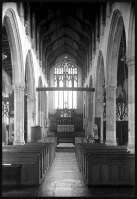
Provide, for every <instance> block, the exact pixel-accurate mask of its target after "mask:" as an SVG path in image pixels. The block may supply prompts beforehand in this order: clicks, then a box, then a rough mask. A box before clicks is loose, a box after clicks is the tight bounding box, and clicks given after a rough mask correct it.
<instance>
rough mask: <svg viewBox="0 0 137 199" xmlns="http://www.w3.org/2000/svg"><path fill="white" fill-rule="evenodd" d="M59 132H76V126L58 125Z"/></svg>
mask: <svg viewBox="0 0 137 199" xmlns="http://www.w3.org/2000/svg"><path fill="white" fill-rule="evenodd" d="M57 132H74V125H57Z"/></svg>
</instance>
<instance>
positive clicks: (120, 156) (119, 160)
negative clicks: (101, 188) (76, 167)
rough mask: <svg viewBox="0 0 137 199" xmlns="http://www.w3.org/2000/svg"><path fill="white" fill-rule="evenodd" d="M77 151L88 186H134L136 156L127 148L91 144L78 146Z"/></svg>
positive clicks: (77, 157)
mask: <svg viewBox="0 0 137 199" xmlns="http://www.w3.org/2000/svg"><path fill="white" fill-rule="evenodd" d="M75 149H76V159H77V161H78V163H79V164H80V166H81V167H80V168H81V170H82V172H83V175H84V177H85V179H86V181H87V184H88V186H91V185H92V186H93V185H118V186H119V185H133V184H134V155H133V154H130V153H129V152H127V149H126V147H125V146H106V145H105V144H99V143H96V144H91V143H90V144H76V146H75Z"/></svg>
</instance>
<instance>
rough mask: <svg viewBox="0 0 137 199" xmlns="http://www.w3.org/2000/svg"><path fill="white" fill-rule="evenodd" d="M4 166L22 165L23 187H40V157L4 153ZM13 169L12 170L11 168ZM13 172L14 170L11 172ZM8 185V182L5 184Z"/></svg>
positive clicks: (37, 155)
mask: <svg viewBox="0 0 137 199" xmlns="http://www.w3.org/2000/svg"><path fill="white" fill-rule="evenodd" d="M2 164H11V165H14V164H19V165H21V179H20V181H21V183H20V184H21V185H39V184H40V183H41V181H42V178H41V177H40V155H39V154H30V153H29V154H27V153H26V154H25V153H24V154H22V153H21V152H11V153H9V152H3V154H2ZM10 169H11V168H10ZM11 172H12V170H11ZM3 183H5V184H8V182H7V181H6V182H3Z"/></svg>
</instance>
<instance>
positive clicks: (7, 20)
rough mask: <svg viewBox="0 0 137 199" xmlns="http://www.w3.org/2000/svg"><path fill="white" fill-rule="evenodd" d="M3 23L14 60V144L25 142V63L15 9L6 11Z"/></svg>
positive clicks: (12, 59)
mask: <svg viewBox="0 0 137 199" xmlns="http://www.w3.org/2000/svg"><path fill="white" fill-rule="evenodd" d="M3 25H4V26H5V28H6V31H7V36H8V41H9V46H10V51H11V62H12V74H13V75H12V77H13V78H12V87H13V89H14V143H13V144H24V125H23V123H24V103H23V99H24V97H23V96H24V63H23V52H22V44H21V39H20V33H19V27H18V23H17V19H16V14H15V11H14V10H13V9H11V8H9V9H8V10H7V11H6V12H5V15H4V21H3ZM18 110H20V111H18Z"/></svg>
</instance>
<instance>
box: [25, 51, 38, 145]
mask: <svg viewBox="0 0 137 199" xmlns="http://www.w3.org/2000/svg"><path fill="white" fill-rule="evenodd" d="M25 79H26V82H25V83H26V95H27V98H25V100H27V101H25V106H27V107H26V110H27V117H26V118H27V121H25V123H24V128H25V125H27V141H28V142H30V141H31V127H32V126H34V125H35V123H36V118H35V115H36V110H35V109H36V91H35V74H34V64H33V59H32V53H31V50H29V51H28V53H27V56H26V63H25ZM24 119H25V118H24ZM26 123H27V124H26Z"/></svg>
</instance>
